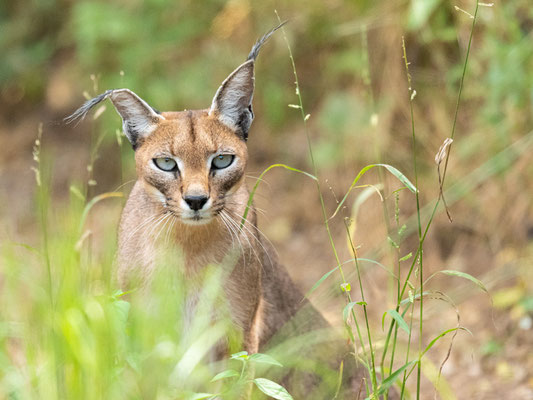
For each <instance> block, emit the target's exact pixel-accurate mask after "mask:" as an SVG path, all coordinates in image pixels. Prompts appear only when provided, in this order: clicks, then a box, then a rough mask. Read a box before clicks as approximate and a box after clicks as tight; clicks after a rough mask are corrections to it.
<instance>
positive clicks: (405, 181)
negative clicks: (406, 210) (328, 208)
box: [330, 164, 417, 219]
mask: <svg viewBox="0 0 533 400" xmlns="http://www.w3.org/2000/svg"><path fill="white" fill-rule="evenodd" d="M375 167H383V168H385V169H387V171H389V172H390V173H391V174H392V175H394V176H395V177H396V178H397V179H398V180H399V181H400V182H401V183H403V184H404V185H405V187H407V189H409V190H410V191H411V192H413V193H416V192H417V189H416V187H415V185H413V184H412V183H411V181H410V180H409V179H407V177H406V176H405V175H404V174H402V173H401V172H400V171H398V170H397V169H396V168H394V167H392V166H390V165H388V164H370V165H367V166H366V167H364V168H363V169H362V170H361V171H360V172H359V174H357V176H356V177H355V179H354V180H353V182H352V184H351V185H350V188H349V189H348V191H347V192H346V194H345V195H344V197H343V198H342V200H341V202H340V203H339V205H338V206H337V208H336V209H335V212H334V213H333V215H332V216H331V217H330V219H331V218H333V217H335V215H337V213H338V212H339V210H340V209H341V208H342V206H343V204H344V202H345V201H346V199H347V198H348V195H349V194H350V192H351V191H352V190H353V189H354V187H355V185H356V184H357V182H358V181H359V179H361V177H362V176H363V175H364V174H365V173H366V172H367V171H368V170H370V169H372V168H375Z"/></svg>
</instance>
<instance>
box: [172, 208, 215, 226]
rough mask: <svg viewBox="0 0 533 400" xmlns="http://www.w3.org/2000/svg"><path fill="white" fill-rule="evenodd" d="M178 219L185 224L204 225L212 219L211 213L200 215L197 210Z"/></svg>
mask: <svg viewBox="0 0 533 400" xmlns="http://www.w3.org/2000/svg"><path fill="white" fill-rule="evenodd" d="M180 220H181V221H182V222H183V223H184V224H187V225H206V224H208V223H210V222H211V221H212V220H213V217H212V216H211V215H207V216H206V215H200V213H199V212H198V211H195V212H194V213H192V215H182V216H181V217H180Z"/></svg>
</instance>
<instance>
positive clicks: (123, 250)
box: [67, 25, 360, 399]
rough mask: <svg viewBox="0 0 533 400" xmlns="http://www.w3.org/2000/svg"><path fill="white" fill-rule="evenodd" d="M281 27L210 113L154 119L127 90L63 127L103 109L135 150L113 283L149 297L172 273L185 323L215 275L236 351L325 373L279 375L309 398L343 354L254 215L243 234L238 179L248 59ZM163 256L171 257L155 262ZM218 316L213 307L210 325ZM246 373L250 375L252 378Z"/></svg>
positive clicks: (110, 94)
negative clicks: (238, 342) (305, 362)
mask: <svg viewBox="0 0 533 400" xmlns="http://www.w3.org/2000/svg"><path fill="white" fill-rule="evenodd" d="M280 26H281V25H280ZM280 26H278V27H277V28H275V29H273V30H272V31H270V32H269V33H267V34H266V35H265V36H263V37H262V38H261V39H260V40H259V41H258V42H257V43H256V44H255V45H254V47H253V48H252V51H251V52H250V55H249V56H248V60H247V61H246V62H244V63H243V64H241V65H240V66H239V67H237V68H236V69H235V71H233V72H232V73H231V74H230V75H229V76H228V78H226V80H224V82H223V83H222V85H221V86H220V88H219V89H218V90H217V92H216V94H215V97H214V99H213V102H212V103H211V106H210V108H209V109H205V110H196V111H180V112H164V113H159V112H157V111H156V110H155V109H153V108H152V107H151V106H150V105H149V104H148V103H146V102H145V101H144V100H142V99H141V98H140V97H139V96H137V95H136V94H135V93H133V92H132V91H131V90H129V89H113V90H107V91H106V92H104V93H102V94H100V95H98V96H97V97H95V98H93V99H91V100H88V101H87V102H86V103H85V104H84V105H82V106H81V107H80V108H79V109H78V110H76V111H75V112H74V113H73V114H72V115H71V116H69V117H68V118H67V121H69V122H72V121H75V120H78V119H83V118H84V117H85V116H86V115H87V113H88V112H89V111H90V110H91V109H92V108H94V107H95V106H96V105H97V104H99V103H101V102H102V101H104V100H106V99H109V100H110V101H111V102H112V103H113V105H114V106H115V109H116V111H117V112H118V113H119V115H120V116H121V117H122V123H123V130H124V134H125V135H126V136H127V138H128V140H129V141H130V143H131V144H132V146H133V149H134V150H135V163H136V171H137V182H136V183H135V185H134V187H133V189H132V191H131V193H130V196H129V198H128V200H127V202H126V205H125V207H124V210H123V212H122V217H121V221H120V227H119V240H118V242H119V243H118V247H119V248H118V271H117V278H118V281H119V284H120V285H121V287H122V288H123V290H126V291H129V290H134V289H136V288H141V289H142V290H141V292H143V293H146V294H148V296H149V295H150V286H151V283H152V281H154V277H155V275H157V272H158V271H159V270H160V269H163V268H165V269H168V268H170V270H174V269H175V270H178V269H179V270H180V274H179V276H184V277H185V279H187V281H188V283H190V284H191V285H192V288H193V290H191V291H190V293H191V294H187V298H186V301H185V303H186V316H187V318H188V316H190V315H191V313H194V312H195V307H196V305H197V304H198V302H199V300H200V299H198V298H197V296H198V295H197V294H195V292H199V290H198V291H196V290H195V289H196V286H198V288H199V289H200V285H201V284H202V282H201V279H202V278H201V277H202V273H203V272H204V268H205V267H206V266H208V265H216V266H217V268H220V269H219V270H218V271H217V272H220V273H221V276H222V277H223V278H222V281H221V287H222V288H223V291H224V294H225V297H226V299H225V300H226V304H227V305H228V306H229V307H228V308H229V313H230V317H231V319H232V322H233V324H234V325H235V327H236V328H237V330H240V333H241V335H238V336H239V337H242V343H243V346H244V350H246V351H248V352H249V353H256V352H258V351H263V350H264V349H266V350H271V351H272V352H274V353H276V351H277V352H278V353H276V357H277V356H278V354H279V356H280V360H281V361H282V362H284V363H285V362H287V363H289V365H290V364H292V365H293V366H296V364H295V363H297V361H298V359H301V358H302V357H303V358H305V357H309V359H310V360H311V359H312V360H321V361H322V362H323V363H324V364H328V365H331V367H332V368H333V369H332V370H331V371H332V372H331V371H330V372H328V374H330V375H329V376H330V378H324V379H322V378H323V377H322V376H321V375H322V374H313V373H310V372H308V371H305V370H302V371H299V370H298V368H292V369H289V371H288V372H287V371H286V370H283V371H282V374H283V376H282V377H280V378H282V379H283V381H287V382H292V383H293V384H292V385H290V387H291V390H294V392H291V393H293V394H294V395H295V398H304V397H305V398H309V396H310V395H311V394H312V393H313V392H314V388H315V387H317V386H318V385H320V384H322V383H324V384H329V383H331V382H333V384H334V385H336V382H337V378H336V374H337V372H336V371H337V369H338V365H339V364H338V362H339V360H340V358H342V357H343V356H344V355H345V354H346V352H347V349H346V346H345V345H344V344H343V343H342V341H340V342H339V340H338V338H337V337H336V336H331V337H330V336H329V333H327V332H329V324H328V323H327V322H326V321H325V320H324V318H323V317H322V316H321V315H320V313H318V312H317V311H316V310H315V309H314V308H313V306H312V305H311V304H310V303H309V302H308V301H307V300H306V299H305V298H304V297H303V296H302V294H301V293H300V291H299V290H298V289H297V288H296V286H295V285H294V283H293V282H292V280H291V278H290V277H289V274H288V273H287V271H286V269H285V268H284V267H283V266H282V265H281V264H280V263H279V262H278V260H277V257H276V253H275V252H274V251H273V249H272V248H271V246H270V244H269V243H268V241H264V240H262V238H261V234H260V231H259V229H258V227H257V219H256V213H255V209H254V208H253V206H252V207H251V208H250V209H249V213H248V216H247V219H246V222H245V223H244V225H241V219H242V216H243V214H244V212H245V209H246V206H247V203H248V200H249V191H248V189H247V188H246V185H245V184H244V171H245V168H246V164H247V162H248V150H247V146H246V140H247V138H248V133H249V129H250V126H251V124H252V121H253V117H254V115H253V111H252V98H253V90H254V64H255V58H256V57H257V54H258V52H259V48H260V47H261V45H262V44H263V43H264V42H265V41H266V40H267V39H268V37H270V35H272V33H273V32H274V31H275V30H276V29H278V28H279V27H280ZM218 156H221V157H222V159H223V160H228V159H231V160H232V161H231V162H230V163H229V164H223V165H225V166H221V164H218V163H219V162H221V159H220V158H217V159H216V161H217V163H215V157H218ZM231 157H233V158H231ZM167 167H168V168H167ZM169 251H170V252H169ZM162 255H163V256H167V255H169V257H166V258H164V260H162V259H161V256H162ZM165 284H166V282H165ZM187 293H189V291H188V292H187ZM224 315H225V306H224V305H221V307H220V309H214V310H213V315H212V316H211V317H213V318H222V317H223V316H224ZM187 318H186V320H187ZM183 329H187V327H186V326H184V327H183ZM310 333H312V334H313V335H315V336H317V337H319V338H320V342H321V343H323V344H322V345H320V346H315V345H314V344H312V342H311V344H310V345H308V346H307V347H306V345H307V343H306V342H305V339H304V341H303V342H302V343H300V345H299V346H294V343H293V345H291V346H289V347H287V345H286V344H284V343H285V339H287V338H293V337H298V336H300V335H307V334H310ZM305 337H308V338H310V337H311V336H309V335H307V336H305ZM219 347H220V346H218V347H217V348H216V349H213V352H212V355H213V356H215V357H223V356H224V354H223V353H224V349H221V348H219ZM303 348H305V351H302V350H300V349H303ZM249 371H250V372H251V373H252V374H253V368H250V370H249ZM344 371H345V373H347V372H348V369H347V368H345V369H344ZM359 372H360V371H359ZM359 372H358V373H354V374H349V375H348V377H350V379H349V380H348V381H347V383H348V385H347V386H348V391H347V392H346V393H353V391H352V390H351V389H350V388H353V385H352V383H353V382H358V383H359V382H360V378H359V375H360V374H359ZM332 373H333V375H331V374H332ZM332 376H333V379H332V378H331V377H332ZM248 381H250V380H248ZM328 382H329V383H328ZM248 386H249V388H248V390H247V393H249V391H250V390H251V386H250V385H248ZM338 398H339V399H340V398H342V397H338Z"/></svg>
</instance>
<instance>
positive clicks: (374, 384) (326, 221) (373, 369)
mask: <svg viewBox="0 0 533 400" xmlns="http://www.w3.org/2000/svg"><path fill="white" fill-rule="evenodd" d="M276 16H277V17H278V20H279V22H280V23H281V18H280V17H279V15H278V13H277V11H276ZM281 31H282V33H283V38H284V40H285V43H286V44H287V48H288V51H289V58H290V61H291V65H292V70H293V74H294V84H295V86H296V96H297V97H298V106H299V107H298V108H299V109H300V113H301V115H302V120H303V123H304V130H305V136H306V139H307V146H308V150H309V158H310V161H311V165H312V167H313V175H314V176H315V177H316V178H317V179H316V181H315V183H316V188H317V192H318V197H319V199H320V207H321V209H322V216H323V218H324V225H325V227H326V231H327V234H328V238H329V241H330V244H331V248H332V250H333V254H334V256H335V260H336V262H337V265H338V266H339V270H342V269H341V267H340V265H341V261H340V258H339V255H338V252H337V248H336V246H335V242H334V240H333V236H332V234H331V229H330V226H329V219H328V215H327V212H326V206H325V203H324V197H323V195H322V189H321V187H320V179H319V178H318V169H317V166H316V162H315V158H314V155H313V146H312V143H311V137H310V135H309V128H308V126H307V119H308V118H307V116H306V114H305V111H304V107H303V101H302V96H301V94H300V85H299V81H298V74H297V72H296V65H295V62H294V57H293V54H292V50H291V47H290V44H289V40H288V38H287V35H286V34H285V29H284V28H283V27H282V28H281ZM342 278H343V283H344V284H345V283H346V281H345V279H344V276H343V277H342ZM361 287H362V285H361ZM346 293H347V294H348V296H347V297H348V299H350V295H349V293H348V292H346ZM361 295H363V293H361ZM352 316H353V318H354V320H355V312H354V311H353V308H352ZM360 340H361V338H360ZM368 340H369V351H370V360H371V365H370V369H371V374H370V379H371V383H372V390H373V391H374V392H375V391H377V381H376V367H375V360H374V349H373V347H372V342H371V337H370V332H369V337H368ZM361 344H362V345H363V342H361ZM363 348H364V345H363Z"/></svg>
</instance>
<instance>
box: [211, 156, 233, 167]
mask: <svg viewBox="0 0 533 400" xmlns="http://www.w3.org/2000/svg"><path fill="white" fill-rule="evenodd" d="M234 159H235V156H234V155H233V154H219V155H218V156H216V157H215V158H213V168H214V169H224V168H227V167H229V166H230V165H231V163H232V162H233V160H234Z"/></svg>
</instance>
